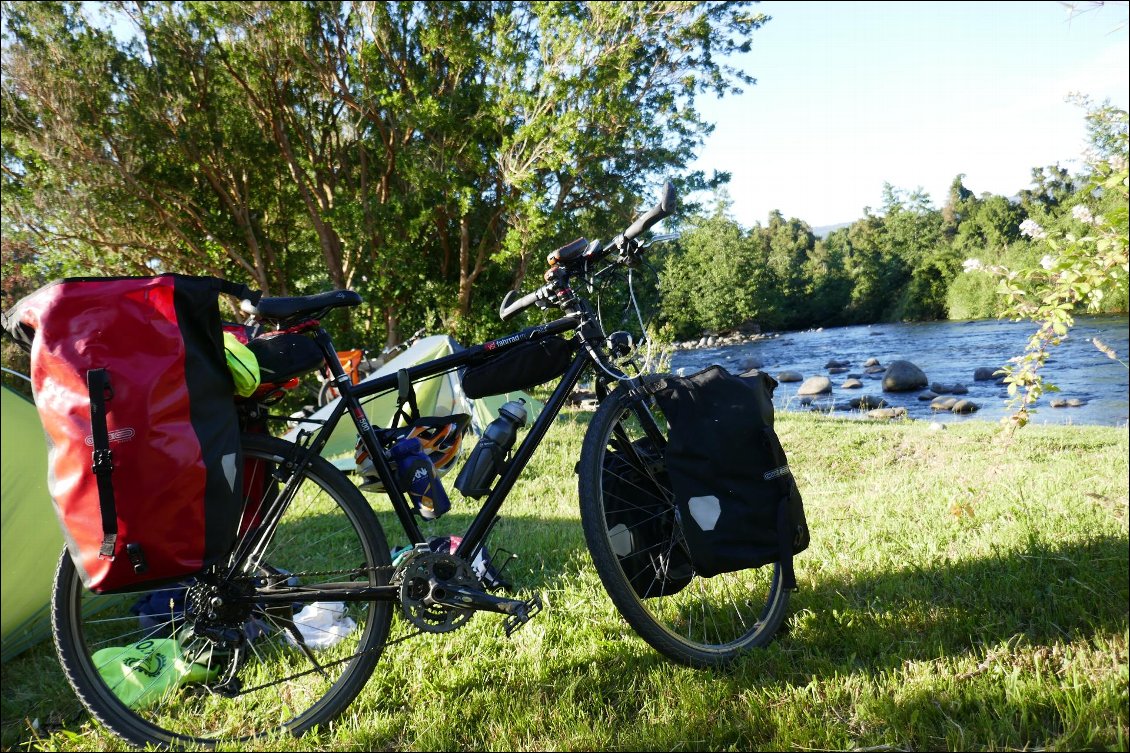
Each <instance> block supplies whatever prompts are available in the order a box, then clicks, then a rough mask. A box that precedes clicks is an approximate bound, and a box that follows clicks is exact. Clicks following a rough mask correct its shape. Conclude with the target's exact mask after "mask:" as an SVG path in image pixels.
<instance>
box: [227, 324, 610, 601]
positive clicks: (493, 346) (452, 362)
mask: <svg viewBox="0 0 1130 753" xmlns="http://www.w3.org/2000/svg"><path fill="white" fill-rule="evenodd" d="M578 330H579V339H580V341H581V347H580V348H578V350H577V354H576V356H575V357H574V359H573V362H572V363H571V364H570V365H569V367H568V369H566V371H565V373H564V374H563V375H562V377H561V379H560V381H559V382H558V383H557V387H556V388H555V389H554V390H553V393H552V394H551V395H550V396H549V399H548V400H547V401H546V403H545V405H544V407H543V408H542V411H541V413H540V414H539V415H538V417H537V419H535V420H534V423H533V424H532V425H531V426H530V429H529V431H528V432H527V434H526V436H525V438H523V440H522V442H521V444H519V445H518V447H517V448H516V449H515V450H514V453H513V455H512V457H511V459H510V461H509V462H508V463H507V464H506V467H505V470H504V471H503V472H502V474H501V477H500V478H499V480H498V482H497V483H496V484H495V486H494V488H493V489H492V490H491V492H490V494H489V495H488V496H487V498H486V500H484V501H483V503H482V506H481V507H480V508H479V512H478V513H477V514H476V515H475V518H474V519H473V520H472V521H471V525H470V527H469V528H468V529H467V532H466V533H465V534H464V535H463V538H462V542H461V543H460V544H459V546H458V547H457V549H456V551H455V555H456V556H458V557H464V558H469V556H470V555H471V554H472V553H474V552H475V551H476V550H477V549H478V548H479V546H480V545H481V544H482V543H483V542H484V540H485V539H486V536H487V535H488V534H489V533H490V529H491V527H492V526H493V525H494V522H495V519H496V517H497V515H498V511H499V510H500V509H501V507H502V503H503V502H504V501H505V499H506V496H507V495H508V494H509V493H510V490H511V489H512V488H513V487H514V484H515V483H516V482H517V480H518V477H519V476H520V475H521V474H522V471H523V470H524V469H525V467H526V464H527V463H528V462H529V460H530V458H531V457H532V456H533V453H534V451H535V450H536V449H537V447H538V445H539V444H541V440H542V438H543V437H544V436H545V434H546V432H547V431H548V430H549V427H550V425H551V424H552V423H553V421H554V419H555V418H557V415H558V414H559V413H560V412H561V409H562V407H564V405H565V401H566V400H567V399H568V396H569V393H570V392H571V391H572V389H573V387H574V386H575V385H576V384H577V382H578V380H579V379H580V378H581V374H582V373H583V372H584V370H585V368H586V367H588V366H589V365H594V366H595V367H596V369H597V371H598V378H604V376H606V375H607V376H614V377H615V378H617V379H623V380H630V377H628V376H627V375H626V374H623V373H621V372H620V371H619V369H616V368H615V367H614V366H612V365H611V364H610V363H609V361H608V359H607V357H606V356H605V354H604V351H603V346H602V342H603V339H604V335H603V331H602V330H601V329H600V326H599V325H598V324H597V323H596V322H595V320H594V318H593V317H592V315H591V313H590V312H589V311H588V309H587V306H580V307H578V309H577V310H575V311H573V312H571V313H569V314H568V315H566V316H564V317H561V318H560V319H555V320H554V321H552V322H548V323H546V324H540V325H535V326H532V327H527V328H525V329H523V330H520V331H518V332H514V333H512V334H509V335H505V336H504V337H500V338H496V339H494V340H490V341H487V342H485V343H482V344H479V345H475V346H472V347H470V348H466V349H464V350H461V351H459V352H458V353H453V354H451V355H449V356H443V357H441V358H437V359H435V360H432V361H428V362H426V363H422V364H418V365H416V366H411V367H409V368H407V369H404V370H403V371H404V372H406V374H407V378H408V381H409V382H410V383H412V384H415V383H417V382H420V381H424V380H426V379H429V378H431V377H435V376H439V375H440V374H444V373H447V372H449V371H453V370H455V369H458V368H460V367H462V366H467V365H471V364H475V363H480V362H483V361H488V360H491V359H493V358H495V357H497V356H499V355H501V354H502V353H505V352H506V351H507V350H509V349H510V348H512V347H515V346H517V345H520V344H522V343H526V342H530V341H534V340H538V339H541V338H543V337H549V336H552V335H557V334H562V333H565V332H569V331H578ZM314 341H315V342H316V343H317V344H318V347H319V348H320V349H321V350H322V353H323V355H324V356H325V362H326V365H327V366H328V367H329V369H330V371H331V372H332V378H333V379H334V381H335V382H336V385H337V389H338V391H339V393H340V397H341V399H340V401H339V402H338V404H337V405H336V406H335V407H334V409H333V411H331V413H330V415H329V416H328V417H327V418H326V419H325V420H324V423H323V424H322V426H321V427H320V428H318V429H317V430H315V431H314V432H313V433H312V434H306V435H303V434H300V436H299V440H298V444H299V445H300V446H302V447H303V448H304V452H303V453H302V455H301V459H300V462H299V464H298V467H296V468H295V469H294V475H293V476H292V479H296V478H298V475H299V474H300V473H301V471H302V470H303V467H304V466H305V465H306V464H308V463H309V460H310V459H311V458H313V457H314V456H316V455H319V454H320V453H321V451H322V449H323V448H324V447H325V446H326V443H327V442H328V441H329V437H330V435H331V434H332V433H333V430H334V428H335V427H336V426H337V424H338V422H339V421H340V420H341V418H342V416H343V415H344V414H345V412H346V411H349V413H350V414H351V416H352V418H353V422H354V424H355V425H356V426H357V429H358V433H359V434H360V436H361V441H362V442H364V443H365V448H366V449H367V450H368V452H369V457H370V458H372V460H373V465H374V467H375V469H376V471H377V476H378V477H379V478H380V480H381V483H382V484H383V485H384V490H385V492H386V493H387V494H388V496H389V499H390V501H391V502H392V508H393V511H394V512H395V513H396V516H397V518H398V519H399V521H400V524H401V526H403V528H404V532H405V533H406V534H407V535H408V538H409V540H410V541H411V543H412V544H413V545H415V544H420V543H423V542H424V541H425V537H424V535H423V534H422V533H421V532H420V528H419V526H418V525H417V524H416V519H415V518H414V517H413V511H412V506H411V505H410V504H409V502H408V499H407V497H406V496H405V494H404V492H403V491H401V490H400V488H399V487H398V485H397V483H396V480H395V476H394V472H393V469H392V466H391V464H390V463H389V461H388V459H387V458H386V457H385V454H384V448H383V447H382V446H381V444H380V440H379V439H378V436H377V432H376V429H375V428H374V427H373V426H372V425H371V424H370V423H369V419H368V417H367V416H366V414H365V410H364V407H363V406H362V404H361V401H362V400H363V399H364V398H367V397H371V396H374V395H378V394H383V393H386V392H391V391H393V390H396V389H398V387H399V385H400V381H401V379H402V377H401V375H400V373H399V372H397V373H394V374H388V375H386V376H383V377H380V378H377V379H370V380H367V381H364V382H361V383H359V384H353V383H352V380H351V379H350V377H349V375H348V374H346V373H345V370H344V369H343V368H342V366H341V362H340V360H339V359H338V358H337V351H336V349H335V347H334V344H333V341H332V339H331V338H330V336H329V333H328V332H326V330H325V329H324V328H322V327H320V326H319V327H318V328H317V329H316V330H315V331H314ZM308 438H309V442H307V441H306V439H308ZM291 494H292V493H291V491H290V490H289V489H284V490H283V493H282V494H280V495H279V500H278V502H279V505H278V513H277V514H276V515H274V516H273V518H274V520H275V521H277V519H278V518H279V517H280V516H281V512H282V510H283V509H285V506H286V505H287V504H289V498H290V496H291ZM273 529H274V525H273V524H270V525H267V526H264V530H263V531H261V532H260V534H259V535H258V536H256V537H255V538H256V541H255V542H252V543H250V544H249V545H248V546H247V547H244V548H241V551H240V552H239V554H240V556H239V557H238V558H237V560H236V561H237V562H243V560H244V558H245V557H246V555H247V554H249V553H251V552H253V551H254V550H255V549H256V548H257V547H258V546H259V545H262V544H264V543H265V542H266V539H267V537H269V536H270V535H271V534H272V533H273ZM249 598H251V599H253V600H254V601H255V602H259V603H268V602H274V601H279V602H286V601H293V602H313V601H321V600H325V599H326V598H331V599H333V600H337V601H395V600H397V599H399V592H398V590H397V589H396V587H394V586H360V585H357V584H353V583H323V584H311V585H310V586H306V587H303V588H301V589H297V590H292V589H285V590H280V592H279V593H278V594H273V593H266V592H264V591H262V590H260V591H258V592H257V593H256V594H255V595H254V596H253V597H249Z"/></svg>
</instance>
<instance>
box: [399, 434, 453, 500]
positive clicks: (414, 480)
mask: <svg viewBox="0 0 1130 753" xmlns="http://www.w3.org/2000/svg"><path fill="white" fill-rule="evenodd" d="M389 459H390V460H391V461H392V463H393V465H394V466H395V467H396V481H397V484H398V485H399V486H400V489H401V491H403V492H404V493H406V494H407V495H408V498H409V499H410V500H411V501H412V506H413V507H414V508H415V509H416V512H418V513H420V517H422V518H423V519H424V520H435V519H436V518H438V517H439V516H440V515H443V514H444V513H445V512H447V511H448V510H450V509H451V500H450V499H448V497H447V491H446V490H445V489H444V488H443V484H441V483H440V481H439V476H437V475H436V467H435V464H434V463H432V459H431V458H430V457H428V453H426V452H424V448H423V445H422V444H420V440H419V439H416V438H415V437H413V438H411V439H402V440H400V441H399V442H397V443H396V444H394V445H393V446H392V449H390V450H389Z"/></svg>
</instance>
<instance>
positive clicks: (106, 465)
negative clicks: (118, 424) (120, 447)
mask: <svg viewBox="0 0 1130 753" xmlns="http://www.w3.org/2000/svg"><path fill="white" fill-rule="evenodd" d="M90 455H91V460H92V462H91V464H90V470H92V471H94V475H95V476H101V475H102V474H104V473H111V472H112V471H113V470H114V453H113V452H112V451H111V450H95V451H94V452H92V453H91V454H90Z"/></svg>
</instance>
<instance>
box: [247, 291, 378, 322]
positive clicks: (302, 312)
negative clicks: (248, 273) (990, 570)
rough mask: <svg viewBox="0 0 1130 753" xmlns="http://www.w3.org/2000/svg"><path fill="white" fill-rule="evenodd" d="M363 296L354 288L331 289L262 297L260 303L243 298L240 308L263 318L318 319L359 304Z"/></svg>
mask: <svg viewBox="0 0 1130 753" xmlns="http://www.w3.org/2000/svg"><path fill="white" fill-rule="evenodd" d="M360 304H361V296H360V295H358V294H357V293H355V292H354V291H352V290H331V291H330V292H328V293H317V294H315V295H302V296H293V297H288V298H260V299H259V303H258V304H254V303H252V302H251V301H249V300H246V299H245V300H243V301H241V302H240V304H239V308H240V310H241V311H243V313H245V314H254V315H255V316H258V317H261V318H263V319H277V320H283V319H294V318H298V317H306V318H311V319H317V318H318V316H319V315H321V314H323V313H325V312H327V311H330V310H331V309H336V308H341V307H343V306H359V305H360Z"/></svg>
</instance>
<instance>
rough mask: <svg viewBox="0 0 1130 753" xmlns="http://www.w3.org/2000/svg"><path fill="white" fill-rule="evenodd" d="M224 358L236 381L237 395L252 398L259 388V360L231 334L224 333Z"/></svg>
mask: <svg viewBox="0 0 1130 753" xmlns="http://www.w3.org/2000/svg"><path fill="white" fill-rule="evenodd" d="M224 356H226V357H227V360H228V371H230V372H231V375H232V379H234V380H235V392H236V394H237V395H239V396H240V397H250V396H251V394H252V393H254V392H255V390H257V389H258V388H259V359H257V358H256V357H255V354H254V353H252V352H251V350H250V349H249V348H248V347H247V346H246V345H244V344H243V343H241V342H240V341H239V340H238V339H236V336H235V335H233V334H232V333H231V332H225V333H224Z"/></svg>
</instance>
